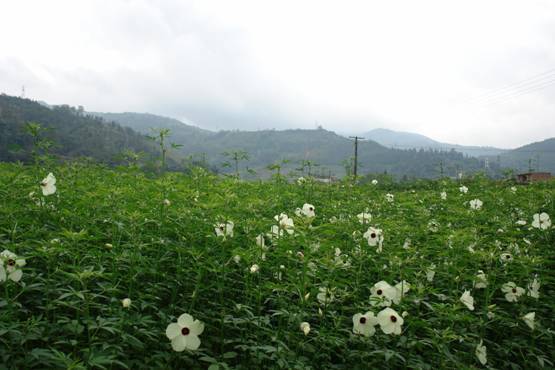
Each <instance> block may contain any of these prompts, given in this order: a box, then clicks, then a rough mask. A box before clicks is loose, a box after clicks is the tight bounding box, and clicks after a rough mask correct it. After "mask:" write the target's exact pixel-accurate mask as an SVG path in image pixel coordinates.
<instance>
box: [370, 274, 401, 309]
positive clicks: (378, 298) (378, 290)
mask: <svg viewBox="0 0 555 370" xmlns="http://www.w3.org/2000/svg"><path fill="white" fill-rule="evenodd" d="M370 293H371V294H370V304H371V305H372V306H376V305H378V306H380V307H388V306H391V303H392V302H393V300H395V299H396V298H397V288H395V287H392V286H391V285H389V284H388V283H387V282H386V281H383V280H382V281H379V282H377V283H376V284H374V286H373V287H372V288H370Z"/></svg>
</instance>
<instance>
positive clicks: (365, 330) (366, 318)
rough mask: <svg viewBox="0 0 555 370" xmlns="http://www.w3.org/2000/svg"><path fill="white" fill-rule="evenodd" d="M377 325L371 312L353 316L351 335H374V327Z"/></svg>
mask: <svg viewBox="0 0 555 370" xmlns="http://www.w3.org/2000/svg"><path fill="white" fill-rule="evenodd" d="M376 325H378V319H377V318H376V316H374V313H373V312H371V311H368V312H366V313H365V314H361V313H357V314H355V315H354V316H353V333H355V334H360V335H364V336H365V337H369V336H372V335H374V333H376V329H375V328H374V326H376Z"/></svg>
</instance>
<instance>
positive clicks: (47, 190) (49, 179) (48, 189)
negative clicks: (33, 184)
mask: <svg viewBox="0 0 555 370" xmlns="http://www.w3.org/2000/svg"><path fill="white" fill-rule="evenodd" d="M40 187H41V189H42V195H44V196H48V195H52V194H54V193H55V192H56V177H54V175H53V174H52V172H50V173H49V174H48V175H47V176H46V177H45V178H44V180H42V181H41V183H40Z"/></svg>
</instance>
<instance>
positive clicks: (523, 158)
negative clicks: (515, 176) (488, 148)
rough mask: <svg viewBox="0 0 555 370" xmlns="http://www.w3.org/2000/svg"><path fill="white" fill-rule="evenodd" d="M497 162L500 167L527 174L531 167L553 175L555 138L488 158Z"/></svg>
mask: <svg viewBox="0 0 555 370" xmlns="http://www.w3.org/2000/svg"><path fill="white" fill-rule="evenodd" d="M488 158H489V160H490V161H491V162H494V161H498V162H499V163H500V164H501V166H502V167H510V168H514V169H515V170H516V171H519V172H527V171H528V169H529V167H530V166H531V167H532V169H533V170H535V171H548V172H551V173H552V174H553V175H555V138H551V139H547V140H543V141H538V142H535V143H531V144H528V145H524V146H521V147H519V148H516V149H513V150H510V151H508V152H506V153H503V154H501V155H499V157H497V156H495V157H488Z"/></svg>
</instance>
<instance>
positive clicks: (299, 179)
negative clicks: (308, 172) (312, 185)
mask: <svg viewBox="0 0 555 370" xmlns="http://www.w3.org/2000/svg"><path fill="white" fill-rule="evenodd" d="M305 182H306V179H305V178H304V177H302V176H301V177H299V178H298V179H297V185H302V184H304V183H305Z"/></svg>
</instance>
